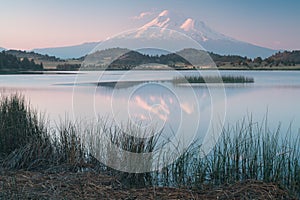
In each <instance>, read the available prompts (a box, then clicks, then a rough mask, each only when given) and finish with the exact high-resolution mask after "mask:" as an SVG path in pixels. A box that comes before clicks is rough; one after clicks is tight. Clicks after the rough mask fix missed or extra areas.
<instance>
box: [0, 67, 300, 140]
mask: <svg viewBox="0 0 300 200" xmlns="http://www.w3.org/2000/svg"><path fill="white" fill-rule="evenodd" d="M197 73H199V72H195V71H180V72H176V71H129V72H126V71H105V72H85V73H79V74H45V75H0V88H1V89H2V90H3V91H4V92H5V93H11V92H15V91H18V92H21V93H23V94H24V95H25V96H26V98H27V100H28V101H30V103H31V104H32V106H33V107H34V108H36V109H38V110H39V111H41V112H45V113H46V115H47V116H48V118H49V119H51V120H52V121H54V120H55V121H58V120H59V119H60V118H61V119H64V118H65V116H68V117H69V118H75V119H76V120H82V119H85V120H93V119H95V118H96V117H98V116H104V117H109V118H111V119H113V120H115V122H116V123H118V124H119V125H120V126H122V125H123V124H126V122H128V121H130V122H131V123H133V124H135V125H138V126H140V127H142V128H149V127H154V126H155V127H156V128H157V129H161V128H164V130H166V131H169V132H170V133H171V132H176V131H178V130H180V131H183V132H186V133H190V132H193V134H194V132H196V133H197V134H198V135H200V137H204V136H205V134H206V133H207V132H208V130H209V129H211V128H212V127H213V126H212V125H213V124H214V123H218V124H223V125H225V126H227V125H230V124H231V125H234V124H236V122H237V121H241V120H242V119H243V118H245V117H246V119H247V118H249V117H250V116H252V120H253V122H259V123H261V122H262V121H263V120H264V119H265V118H266V116H267V120H268V124H269V128H270V130H271V131H272V130H276V129H277V127H278V125H279V124H281V130H282V132H286V131H287V130H288V128H289V126H290V123H292V129H291V130H292V132H293V134H294V135H297V134H299V127H300V106H299V101H300V71H221V72H218V73H221V74H222V75H243V76H248V77H253V78H254V80H255V83H248V84H224V85H223V86H222V85H220V84H207V85H206V84H197V85H188V84H187V85H173V84H172V83H171V82H170V81H168V80H171V79H172V78H173V77H175V76H183V75H194V74H197ZM201 73H203V74H214V73H216V72H212V71H204V72H201ZM145 81H146V82H145ZM74 82H75V83H76V84H75V86H74ZM98 82H100V83H101V84H99V86H97V83H98ZM223 119H224V121H223ZM214 126H215V125H214Z"/></svg>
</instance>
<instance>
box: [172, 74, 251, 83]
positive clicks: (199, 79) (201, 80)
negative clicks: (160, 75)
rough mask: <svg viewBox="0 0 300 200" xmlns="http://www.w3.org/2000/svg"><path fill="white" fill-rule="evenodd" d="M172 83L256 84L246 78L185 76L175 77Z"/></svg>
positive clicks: (249, 78)
mask: <svg viewBox="0 0 300 200" xmlns="http://www.w3.org/2000/svg"><path fill="white" fill-rule="evenodd" d="M172 82H173V83H174V84H180V83H254V79H253V78H251V77H245V76H221V77H219V76H184V77H175V78H174V79H173V80H172Z"/></svg>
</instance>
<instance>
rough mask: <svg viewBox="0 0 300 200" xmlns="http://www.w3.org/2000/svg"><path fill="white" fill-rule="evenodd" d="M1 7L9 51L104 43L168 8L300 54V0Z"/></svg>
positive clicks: (13, 1)
mask: <svg viewBox="0 0 300 200" xmlns="http://www.w3.org/2000/svg"><path fill="white" fill-rule="evenodd" d="M0 5H1V6H0V25H1V29H0V47H4V48H8V49H24V50H30V49H33V48H44V47H55V46H67V45H75V44H81V43H84V42H95V41H101V40H103V39H105V38H107V37H110V36H112V35H116V34H118V33H120V32H123V31H126V30H129V29H133V28H137V27H139V26H141V25H143V24H144V23H146V22H148V21H149V19H151V17H153V18H154V17H155V14H154V13H156V14H157V13H159V12H160V11H162V10H165V9H168V10H170V11H176V12H180V13H182V14H183V15H185V16H187V17H192V18H196V19H200V20H202V21H204V22H205V23H206V24H207V25H208V26H210V27H211V28H212V29H214V30H216V31H218V32H221V33H223V34H225V35H228V36H231V37H233V38H235V39H238V40H242V41H245V42H249V43H252V44H256V45H260V46H264V47H269V48H273V49H288V50H291V49H300V21H299V20H300V1H299V0H248V1H246V0H226V1H225V0H112V1H108V0H105V1H104V0H72V1H71V0H70V1H67V0H42V1H38V0H10V1H7V0H0ZM141 13H144V14H142V15H141Z"/></svg>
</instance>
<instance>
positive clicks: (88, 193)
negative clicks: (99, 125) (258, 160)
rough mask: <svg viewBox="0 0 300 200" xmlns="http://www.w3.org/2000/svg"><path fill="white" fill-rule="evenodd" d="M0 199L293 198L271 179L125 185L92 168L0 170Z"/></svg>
mask: <svg viewBox="0 0 300 200" xmlns="http://www.w3.org/2000/svg"><path fill="white" fill-rule="evenodd" d="M0 199H127V200H130V199H296V198H293V197H291V196H290V195H289V194H288V192H287V191H285V190H283V189H281V188H280V187H278V185H276V184H274V183H264V182H261V181H252V180H247V181H243V182H239V183H236V184H234V185H227V186H223V187H218V188H211V187H209V186H206V187H203V188H202V189H201V190H199V189H198V190H192V189H187V188H167V187H150V188H139V189H134V188H131V189H126V187H124V186H123V185H122V184H121V183H120V182H119V181H118V180H117V179H116V178H115V177H112V176H108V175H103V174H99V173H93V172H78V173H71V172H61V173H47V172H32V171H31V172H29V171H1V172H0Z"/></svg>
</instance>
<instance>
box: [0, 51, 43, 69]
mask: <svg viewBox="0 0 300 200" xmlns="http://www.w3.org/2000/svg"><path fill="white" fill-rule="evenodd" d="M36 70H39V71H41V70H43V64H42V63H41V64H36V63H35V62H34V60H33V59H31V60H29V59H28V58H26V57H25V58H17V57H16V56H14V55H11V54H7V53H6V52H5V51H2V52H0V71H1V72H12V71H15V72H18V71H36Z"/></svg>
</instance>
